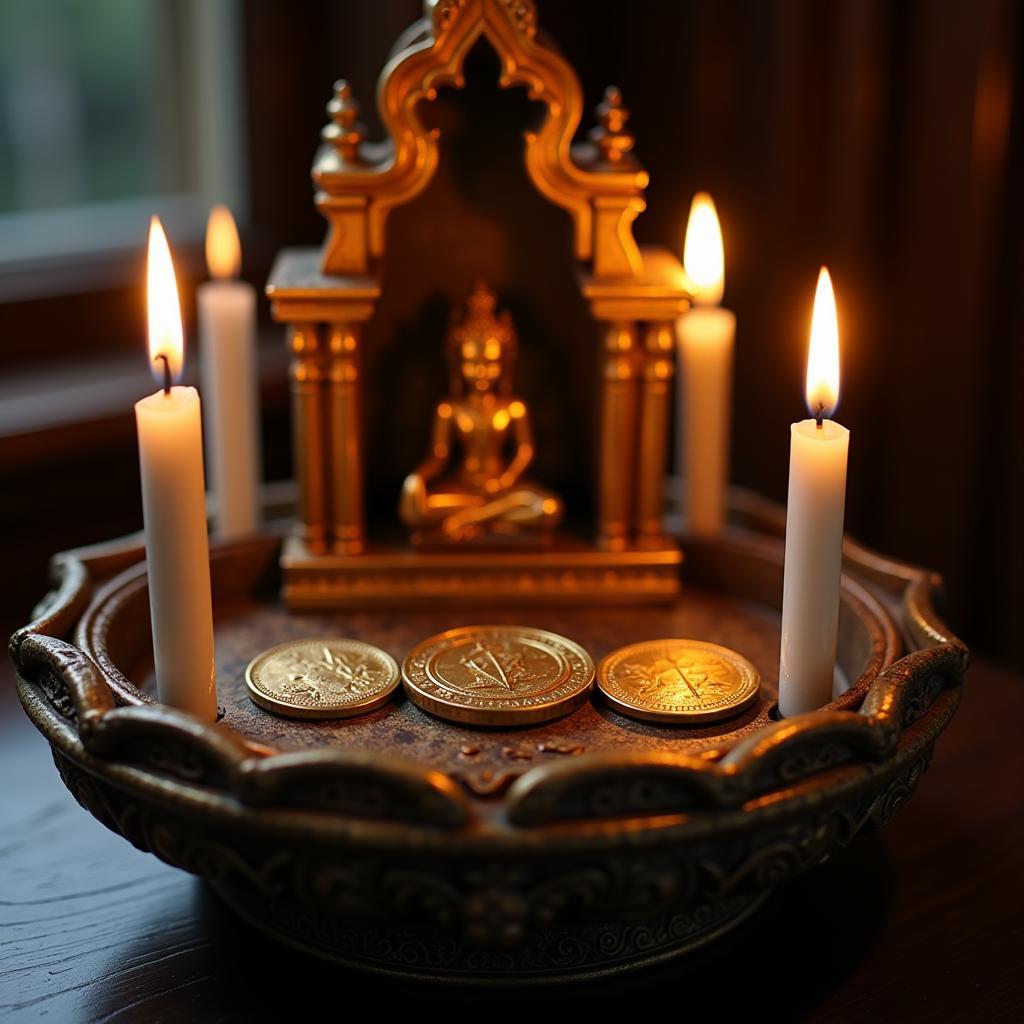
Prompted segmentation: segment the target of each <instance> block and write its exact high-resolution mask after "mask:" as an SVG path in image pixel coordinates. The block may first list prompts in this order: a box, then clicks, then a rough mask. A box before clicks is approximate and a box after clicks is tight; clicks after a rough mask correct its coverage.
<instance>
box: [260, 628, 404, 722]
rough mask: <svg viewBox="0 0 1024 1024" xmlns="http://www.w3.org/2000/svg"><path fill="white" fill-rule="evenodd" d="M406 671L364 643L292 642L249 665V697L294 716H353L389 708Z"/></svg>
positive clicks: (337, 640)
mask: <svg viewBox="0 0 1024 1024" xmlns="http://www.w3.org/2000/svg"><path fill="white" fill-rule="evenodd" d="M400 678H401V673H400V672H399V671H398V663H397V662H396V661H395V659H394V658H392V657H391V655H390V654H386V653H385V652H384V651H382V650H380V648H378V647H373V646H372V645H370V644H364V643H362V641H360V640H344V639H326V640H320V639H317V640H291V641H289V642H288V643H284V644H278V645H277V647H271V648H270V649H269V650H267V651H264V652H263V653H262V654H260V655H257V656H256V657H255V658H253V659H252V661H250V662H249V667H248V668H247V669H246V670H245V682H246V685H247V686H248V688H249V696H250V697H251V698H252V699H253V700H254V701H255V702H256V703H257V704H259V705H260V707H264V708H266V709H267V710H268V711H273V712H274V713H275V714H278V715H286V716H287V717H289V718H351V717H352V716H353V715H362V714H365V713H366V712H367V711H373V710H374V709H375V708H379V707H380V706H381V705H382V704H386V703H387V701H388V700H389V698H390V697H391V694H392V693H394V691H395V689H396V688H397V687H398V682H399V679H400Z"/></svg>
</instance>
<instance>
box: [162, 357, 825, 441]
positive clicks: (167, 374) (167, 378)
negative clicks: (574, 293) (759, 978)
mask: <svg viewBox="0 0 1024 1024" xmlns="http://www.w3.org/2000/svg"><path fill="white" fill-rule="evenodd" d="M156 358H157V362H159V361H160V360H161V359H162V360H163V361H164V394H165V395H169V394H170V393H171V361H170V359H168V358H167V356H166V355H164V353H163V352H161V353H160V355H158V356H157V357H156ZM818 425H819V426H821V424H820V423H819V424H818Z"/></svg>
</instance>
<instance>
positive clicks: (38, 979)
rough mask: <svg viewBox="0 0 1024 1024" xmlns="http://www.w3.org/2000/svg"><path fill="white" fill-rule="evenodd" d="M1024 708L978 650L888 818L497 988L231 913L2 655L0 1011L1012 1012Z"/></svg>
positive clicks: (661, 1015) (980, 1015) (1016, 978)
mask: <svg viewBox="0 0 1024 1024" xmlns="http://www.w3.org/2000/svg"><path fill="white" fill-rule="evenodd" d="M1022 723H1024V679H1022V678H1020V677H1019V676H1016V675H1013V674H1012V673H1010V672H1007V671H1005V670H1003V669H1000V668H998V667H997V666H995V665H993V664H991V663H986V662H985V661H983V660H981V661H978V662H976V663H975V665H974V666H973V667H972V669H971V672H970V675H969V677H968V689H967V694H966V696H965V698H964V703H963V705H962V707H961V709H960V711H959V713H958V715H957V717H956V718H955V719H954V721H953V724H952V725H951V727H950V728H949V730H948V732H947V733H946V735H945V736H943V737H942V738H941V740H940V742H939V744H938V749H937V753H936V757H935V761H934V763H933V765H932V768H931V770H930V771H929V773H928V774H927V775H926V776H925V778H924V780H923V781H922V783H921V785H920V788H919V790H918V792H917V794H916V796H915V797H914V799H913V800H912V801H911V802H910V804H909V805H908V806H907V807H906V808H904V810H903V811H902V812H901V814H900V815H899V817H897V819H896V821H895V822H894V823H893V824H892V825H891V827H890V828H889V829H888V830H887V831H885V832H884V833H873V834H870V835H865V836H861V837H860V838H859V839H858V840H857V841H855V842H854V844H853V845H852V846H851V847H850V848H849V849H848V850H846V851H844V852H843V853H842V854H841V855H840V856H837V857H835V858H833V860H832V861H831V862H829V863H828V864H826V865H824V866H823V867H821V868H819V869H817V870H815V871H813V872H810V873H809V874H807V875H805V876H804V877H803V878H800V879H798V880H796V881H794V882H793V883H791V884H789V885H787V886H786V887H785V888H784V889H782V890H781V891H780V892H779V893H778V895H777V897H775V898H774V899H773V901H772V902H770V903H769V904H768V905H767V906H766V907H765V909H764V910H763V911H761V913H760V914H759V915H758V916H757V917H756V918H755V919H754V920H753V921H752V922H750V924H749V925H748V926H747V927H746V928H745V930H743V931H742V932H741V933H740V934H738V935H736V936H734V937H732V938H729V939H726V940H724V941H723V942H722V943H720V944H719V945H717V946H716V947H714V948H713V949H712V950H709V951H708V952H706V953H704V954H701V955H700V956H698V957H697V958H695V959H692V960H690V961H686V962H684V963H680V964H677V965H675V966H673V967H670V968H663V969H661V970H659V971H657V972H653V973H651V972H648V973H643V974H637V975H633V976H631V977H628V978H626V979H623V980H621V981H619V982H616V983H614V984H612V983H602V984H600V985H597V984H590V985H585V986H564V987H561V988H559V989H554V990H552V989H542V988H538V987H534V988H532V989H531V990H526V991H524V990H520V991H517V992H514V993H512V994H509V993H508V992H502V993H501V994H500V1001H499V1000H498V995H497V994H496V993H495V992H494V991H493V990H492V991H491V992H486V991H475V990H469V991H467V990H459V991H458V992H453V991H452V990H451V989H442V988H438V987H429V988H424V987H422V986H413V985H401V984H396V983H395V982H394V981H381V980H377V979H374V978H372V977H370V976H363V975H356V974H353V973H351V972H348V971H344V970H342V969H339V968H335V967H332V966H331V965H329V964H326V963H321V962H319V961H317V960H313V959H307V958H304V957H302V956H300V955H299V954H296V953H294V952H292V951H291V950H290V949H288V948H286V947H284V946H282V945H278V944H277V943H275V942H274V941H273V940H271V939H268V938H265V937H264V936H263V935H261V934H258V933H255V932H254V931H253V930H252V929H251V928H249V927H247V926H246V925H244V924H242V923H241V922H239V921H237V920H236V919H235V918H234V917H233V916H232V915H231V913H230V912H229V911H228V910H227V909H226V908H224V907H222V906H221V905H220V904H219V902H218V901H217V898H216V897H215V896H214V895H213V894H212V893H211V892H210V891H209V890H208V889H207V888H206V887H205V886H204V885H203V883H202V882H200V881H198V880H196V879H194V878H192V877H191V876H189V875H186V874H183V873H182V872H180V871H177V870H175V869H174V868H170V867H167V866H166V865H164V864H162V863H161V862H160V861H158V860H156V858H154V857H152V856H150V855H148V854H142V853H139V852H138V851H136V850H134V849H133V848H132V847H131V846H129V845H128V844H127V843H126V842H125V841H124V840H123V839H121V838H120V837H118V836H115V835H113V834H112V833H109V832H107V831H106V830H105V829H104V828H103V826H101V825H100V824H99V823H98V822H96V821H95V820H94V819H93V818H92V817H90V816H89V815H88V814H87V813H86V812H85V811H83V810H81V809H80V808H79V807H78V805H77V804H76V803H75V802H74V800H73V799H72V798H71V796H70V795H69V794H68V792H67V791H66V790H65V789H64V787H63V786H62V784H61V783H60V780H59V779H58V778H57V774H56V771H55V770H54V767H53V764H52V762H51V760H50V756H49V748H48V747H47V745H46V743H45V742H44V740H43V738H42V737H41V736H40V735H38V734H37V733H36V732H35V730H34V729H33V728H32V726H31V725H30V724H29V722H28V720H27V718H25V716H24V715H23V714H22V712H21V709H20V707H19V706H18V704H17V699H16V697H15V695H14V688H13V681H12V671H11V670H10V668H9V667H8V665H7V664H5V665H4V666H3V668H2V669H0V1020H2V1021H4V1022H7V1024H17V1022H20V1021H35V1020H45V1021H51V1022H59V1021H122V1022H127V1021H146V1022H174V1021H188V1022H206V1021H263V1020H275V1021H279V1020H295V1019H306V1017H307V1015H308V1018H309V1019H315V1018H319V1017H321V1016H322V1015H323V1013H324V1012H325V1011H324V1010H323V1009H320V1007H323V1006H324V1005H326V1006H327V1007H331V1008H333V1009H334V1010H335V1011H336V1012H337V1013H338V1014H339V1015H342V1014H345V1013H347V1012H350V1011H352V1010H358V1011H360V1015H361V1016H363V1017H367V1016H369V1017H370V1019H372V1018H373V1017H376V1016H378V1015H383V1016H384V1019H388V1018H389V1016H390V1014H391V1013H392V1012H394V1011H398V1010H402V1009H411V1010H414V1011H416V1010H419V1011H429V1010H431V1009H433V1008H437V1009H439V1010H442V1011H447V1013H448V1014H451V1013H452V1012H453V1011H454V1010H457V1011H458V1013H459V1015H460V1016H462V1017H465V1016H466V1015H467V1014H485V1015H488V1016H493V1012H494V1010H498V1009H500V1010H504V1011H505V1012H506V1013H508V1012H511V1013H514V1014H515V1015H516V1016H517V1017H518V1016H524V1017H525V1016H526V1015H528V1019H530V1020H543V1019H550V1018H551V1017H552V1015H555V1019H558V1018H559V1017H561V1016H562V1014H564V1012H565V1011H567V1010H570V1009H571V1011H572V1013H573V1014H574V1015H575V1016H577V1017H582V1015H583V1014H584V1013H585V1012H586V1011H587V1009H588V1008H593V1010H594V1012H595V1013H601V1011H602V1010H605V1011H607V1010H608V1009H609V1008H612V1007H618V1006H620V1005H621V1006H622V1007H623V1008H624V1009H625V1010H627V1011H629V1012H633V1013H637V1012H639V1013H641V1014H645V1015H646V1014H648V1013H650V1014H651V1015H652V1017H655V1018H658V1019H666V1018H671V1019H676V1020H680V1019H684V1018H688V1017H691V1016H693V1015H695V1014H699V1015H700V1016H702V1017H708V1018H710V1019H713V1020H719V1021H730V1020H733V1019H737V1018H738V1017H739V1016H740V1015H741V1014H747V1013H751V1012H756V1013H757V1018H758V1019H761V1020H765V1019H767V1020H797V1019H803V1020H812V1021H828V1022H830V1024H832V1022H841V1021H861V1020H872V1021H900V1022H913V1021H937V1020H938V1021H970V1022H975V1021H985V1022H997V1021H1013V1022H1020V1021H1024V966H1022V963H1021V959H1022V955H1024V742H1022V740H1021V726H1022ZM616 996H625V997H626V1000H628V1001H626V1000H623V1001H622V1003H621V1004H620V1002H619V1000H618V999H617V998H615V997H616ZM630 1007H632V1010H631V1011H630ZM597 1019H603V1018H602V1017H598V1018H597Z"/></svg>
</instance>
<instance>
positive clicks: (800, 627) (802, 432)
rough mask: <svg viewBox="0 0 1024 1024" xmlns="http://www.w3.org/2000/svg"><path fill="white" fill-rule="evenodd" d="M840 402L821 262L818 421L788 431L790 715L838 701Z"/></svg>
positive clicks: (842, 485) (783, 678)
mask: <svg viewBox="0 0 1024 1024" xmlns="http://www.w3.org/2000/svg"><path fill="white" fill-rule="evenodd" d="M838 399H839V330H838V326H837V320H836V305H835V297H834V295H833V293H832V281H831V279H830V278H829V275H828V271H827V270H826V269H825V268H824V267H822V268H821V272H820V274H819V275H818V288H817V293H816V295H815V298H814V314H813V316H812V319H811V343H810V350H809V353H808V359H807V405H808V408H809V409H810V410H811V413H812V415H813V417H814V418H813V419H809V420H803V421H802V422H800V423H794V424H793V425H792V427H791V428H790V449H789V502H788V505H787V508H786V563H785V581H784V583H783V594H782V652H781V659H780V663H779V711H780V713H781V714H782V715H783V716H787V717H788V716H789V715H798V714H801V713H802V712H804V711H813V710H814V709H815V708H820V707H821V706H822V705H823V704H827V703H828V702H829V701H830V700H831V699H832V685H833V676H834V672H835V661H836V640H837V636H838V626H839V587H840V577H841V575H842V568H843V513H844V508H845V505H846V458H847V451H848V449H849V444H850V432H849V431H848V430H847V429H846V427H844V426H841V425H840V424H838V423H835V422H834V421H832V420H830V419H827V418H826V417H828V416H831V414H832V413H833V412H834V411H835V407H836V403H837V402H838Z"/></svg>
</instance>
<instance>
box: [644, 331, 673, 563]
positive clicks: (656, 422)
mask: <svg viewBox="0 0 1024 1024" xmlns="http://www.w3.org/2000/svg"><path fill="white" fill-rule="evenodd" d="M674 373H675V324H674V323H673V322H672V321H671V320H660V321H656V322H653V323H649V324H647V326H646V328H645V330H644V369H643V387H642V392H641V395H640V456H639V457H640V465H639V468H638V470H637V486H636V529H637V542H638V543H639V544H640V545H641V546H651V545H653V546H658V545H660V544H662V543H664V539H665V538H664V529H663V522H662V514H663V508H664V503H665V467H666V465H667V463H668V436H669V424H670V422H671V411H672V378H673V376H674Z"/></svg>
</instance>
